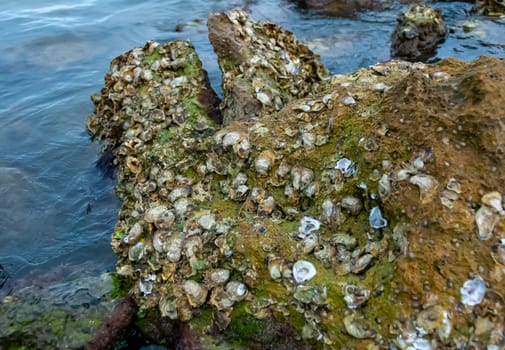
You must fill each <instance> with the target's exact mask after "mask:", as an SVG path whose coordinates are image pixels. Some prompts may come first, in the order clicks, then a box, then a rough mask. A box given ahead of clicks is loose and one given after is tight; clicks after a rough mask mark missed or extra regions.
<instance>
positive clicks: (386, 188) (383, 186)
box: [379, 174, 391, 198]
mask: <svg viewBox="0 0 505 350" xmlns="http://www.w3.org/2000/svg"><path fill="white" fill-rule="evenodd" d="M389 192H391V179H390V177H389V175H388V174H384V175H382V177H381V178H380V180H379V197H381V198H384V197H386V196H387V195H388V194H389Z"/></svg>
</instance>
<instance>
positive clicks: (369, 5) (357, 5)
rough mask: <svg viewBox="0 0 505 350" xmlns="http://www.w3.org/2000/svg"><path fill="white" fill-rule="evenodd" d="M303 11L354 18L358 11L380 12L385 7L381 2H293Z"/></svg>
mask: <svg viewBox="0 0 505 350" xmlns="http://www.w3.org/2000/svg"><path fill="white" fill-rule="evenodd" d="M293 2H295V3H297V4H298V6H300V7H301V8H303V9H308V10H312V11H316V12H318V13H323V14H325V15H330V16H343V17H352V16H354V15H355V14H356V11H364V10H380V9H381V8H382V6H383V4H382V3H380V2H375V1H369V0H346V1H335V0H296V1H293Z"/></svg>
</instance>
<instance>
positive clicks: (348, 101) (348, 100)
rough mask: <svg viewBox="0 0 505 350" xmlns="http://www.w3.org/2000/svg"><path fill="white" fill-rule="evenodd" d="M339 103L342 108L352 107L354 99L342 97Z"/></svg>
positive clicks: (354, 102)
mask: <svg viewBox="0 0 505 350" xmlns="http://www.w3.org/2000/svg"><path fill="white" fill-rule="evenodd" d="M340 102H341V103H342V104H343V105H344V106H352V105H354V104H356V100H355V99H354V97H352V96H345V97H343V98H342V99H341V100H340Z"/></svg>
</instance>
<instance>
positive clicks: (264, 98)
mask: <svg viewBox="0 0 505 350" xmlns="http://www.w3.org/2000/svg"><path fill="white" fill-rule="evenodd" d="M256 98H257V99H258V100H259V101H260V102H261V104H263V105H265V106H268V105H270V104H271V103H272V99H271V98H270V96H268V94H266V93H264V92H261V91H259V92H257V93H256Z"/></svg>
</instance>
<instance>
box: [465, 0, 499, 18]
mask: <svg viewBox="0 0 505 350" xmlns="http://www.w3.org/2000/svg"><path fill="white" fill-rule="evenodd" d="M472 12H473V13H477V14H479V15H484V16H503V15H504V14H505V4H504V3H503V2H502V1H499V0H477V1H475V4H474V5H473V7H472Z"/></svg>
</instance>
